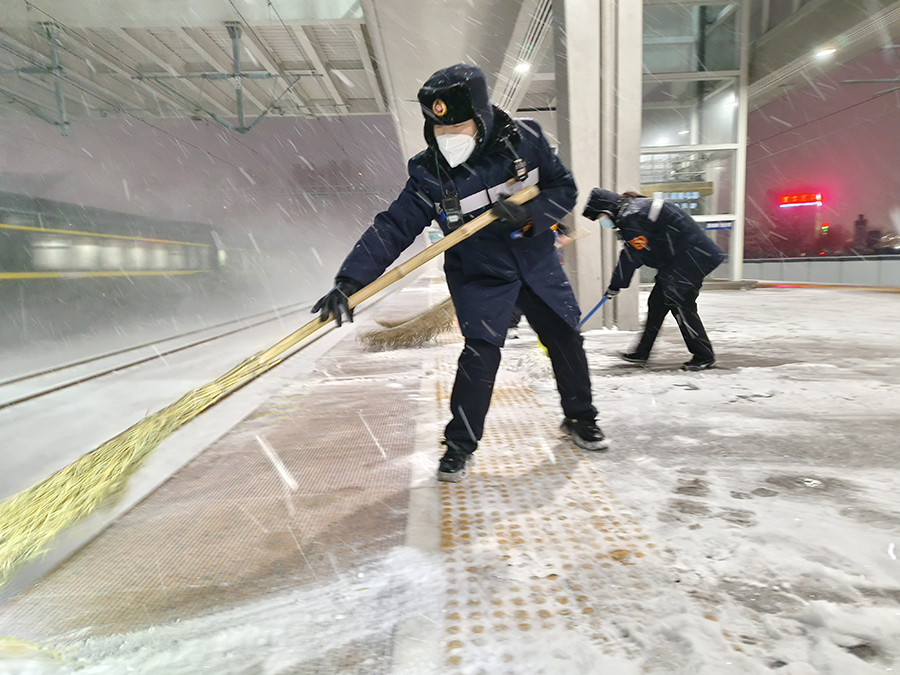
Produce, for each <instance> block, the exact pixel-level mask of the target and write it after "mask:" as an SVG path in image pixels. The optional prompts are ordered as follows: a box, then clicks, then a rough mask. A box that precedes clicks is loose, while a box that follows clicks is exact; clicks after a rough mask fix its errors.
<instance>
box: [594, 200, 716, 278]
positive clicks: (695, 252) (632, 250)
mask: <svg viewBox="0 0 900 675" xmlns="http://www.w3.org/2000/svg"><path fill="white" fill-rule="evenodd" d="M616 225H617V227H618V228H619V235H620V236H621V237H622V239H623V240H624V242H625V247H624V248H623V249H622V252H621V253H620V254H619V262H618V264H617V265H616V269H615V271H614V272H613V276H612V280H611V281H610V283H609V288H610V289H611V290H618V289H620V288H627V287H628V285H629V284H630V283H631V278H632V276H634V272H635V270H637V269H638V268H639V267H641V266H642V265H647V266H648V267H654V268H656V269H657V270H658V273H657V280H658V281H661V282H663V283H665V282H667V281H669V280H674V279H677V280H678V281H679V283H689V284H690V285H693V286H695V287H696V288H700V285H701V284H702V283H703V277H705V276H706V275H707V274H709V273H710V272H712V271H713V270H714V269H716V267H718V266H719V265H720V264H721V263H722V261H723V260H724V259H725V254H724V253H723V252H722V250H721V249H720V248H719V247H718V246H716V244H715V243H714V242H713V241H712V240H711V239H710V238H709V237H707V236H706V233H705V232H704V231H703V230H702V229H700V226H699V225H697V223H696V222H695V221H694V219H693V218H691V217H690V216H689V215H688V214H687V213H685V212H684V211H683V210H682V209H680V208H679V207H677V206H675V205H674V204H671V203H669V202H664V201H662V200H654V199H647V198H643V197H640V198H635V199H631V200H629V201H627V202H625V203H624V204H623V205H622V206H621V207H620V209H619V213H618V214H617V217H616Z"/></svg>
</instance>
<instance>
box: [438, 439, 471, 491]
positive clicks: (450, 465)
mask: <svg viewBox="0 0 900 675" xmlns="http://www.w3.org/2000/svg"><path fill="white" fill-rule="evenodd" d="M445 444H446V445H447V452H445V453H444V456H443V457H441V463H440V465H439V466H438V473H437V479H438V480H439V481H442V482H444V483H458V482H460V481H461V480H462V479H463V478H465V477H466V476H467V475H468V473H469V469H468V468H467V467H466V464H467V463H468V464H470V465H471V462H472V460H471V457H472V453H471V452H467V451H465V450H461V449H458V448H456V447H454V446H451V445H450V444H449V443H445Z"/></svg>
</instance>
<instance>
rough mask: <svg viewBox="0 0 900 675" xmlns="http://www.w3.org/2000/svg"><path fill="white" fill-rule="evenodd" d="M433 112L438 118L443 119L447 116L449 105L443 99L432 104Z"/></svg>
mask: <svg viewBox="0 0 900 675" xmlns="http://www.w3.org/2000/svg"><path fill="white" fill-rule="evenodd" d="M431 111H432V112H433V113H434V114H435V115H437V116H438V117H443V116H444V115H446V114H447V104H446V103H444V102H443V101H442V100H441V99H437V100H435V102H434V103H432V104H431Z"/></svg>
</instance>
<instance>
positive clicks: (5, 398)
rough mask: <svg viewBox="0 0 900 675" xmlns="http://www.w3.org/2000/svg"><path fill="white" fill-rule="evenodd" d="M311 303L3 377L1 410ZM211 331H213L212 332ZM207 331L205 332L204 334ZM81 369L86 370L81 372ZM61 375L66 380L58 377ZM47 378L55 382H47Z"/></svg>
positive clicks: (300, 309)
mask: <svg viewBox="0 0 900 675" xmlns="http://www.w3.org/2000/svg"><path fill="white" fill-rule="evenodd" d="M310 306H311V305H310V303H295V304H290V305H285V306H282V307H276V308H275V309H271V310H266V311H264V312H258V313H256V314H251V315H250V316H246V317H241V318H240V319H232V320H230V321H224V322H222V323H218V324H214V325H212V326H206V327H204V328H198V329H194V330H191V331H187V332H185V333H179V334H178V335H171V336H168V337H165V338H160V339H157V340H151V341H148V342H143V343H141V344H137V345H132V346H129V347H124V348H121V349H116V350H113V351H109V352H104V353H103V354H97V355H94V356H90V357H87V358H83V359H78V360H76V361H71V362H69V363H64V364H62V365H59V366H54V367H51V368H44V369H42V370H37V371H33V372H31V373H27V374H25V375H18V376H15V377H12V378H9V379H6V380H2V381H0V410H3V409H5V408H11V407H13V406H16V405H19V404H21V403H25V402H27V401H33V400H35V399H38V398H41V397H43V396H47V395H49V394H52V393H55V392H58V391H61V390H64V389H68V388H70V387H74V386H77V385H79V384H83V383H84V382H89V381H90V380H95V379H98V378H101V377H104V376H106V375H111V374H113V373H118V372H121V371H123V370H126V369H128V368H133V367H135V366H138V365H141V364H143V363H147V362H150V361H155V360H157V359H165V357H166V356H169V355H171V354H176V353H178V352H182V351H185V350H188V349H191V348H194V347H198V346H200V345H204V344H207V343H210V342H213V341H215V340H219V339H221V338H224V337H227V336H229V335H234V334H236V333H240V332H243V331H246V330H250V329H251V328H255V327H257V326H260V325H263V324H266V323H270V322H272V321H278V320H280V319H283V318H284V317H287V316H291V315H294V314H297V313H298V312H301V311H304V310H306V309H308V308H309V307H310ZM210 332H212V334H209V333H210ZM204 333H206V335H203V334H204ZM191 337H194V338H195V339H192V340H189V341H187V342H184V340H185V339H186V338H191ZM148 350H152V353H147V351H148ZM118 357H122V358H118ZM82 370H84V371H86V372H78V371H82ZM60 375H61V376H63V378H65V379H62V380H61V381H60V380H58V377H59V376H60ZM67 376H68V377H67ZM48 380H56V381H52V382H48Z"/></svg>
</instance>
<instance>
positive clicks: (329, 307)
mask: <svg viewBox="0 0 900 675" xmlns="http://www.w3.org/2000/svg"><path fill="white" fill-rule="evenodd" d="M360 288H362V284H361V283H359V282H358V281H356V280H355V279H351V278H349V277H338V278H336V279H335V280H334V288H332V289H331V290H330V291H328V294H327V295H325V296H323V297H321V298H319V301H318V302H317V303H316V304H315V305H313V308H312V309H311V310H310V311H311V312H312V313H313V314H315V313H316V312H318V311H319V310H321V311H322V313H321V314H320V315H319V320H320V321H322V322H325V321H328V319H329V317H332V316H333V317H334V321H335V323H337V325H338V326H340V325H341V323H342V321H341V317H342V315H343V314H346V315H347V318H348V319H349V320H350V323H353V310H352V309H350V305H349V304H348V303H347V299H348V298H349V297H350V296H351V295H353V294H354V293H356V291H358V290H359V289H360Z"/></svg>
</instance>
